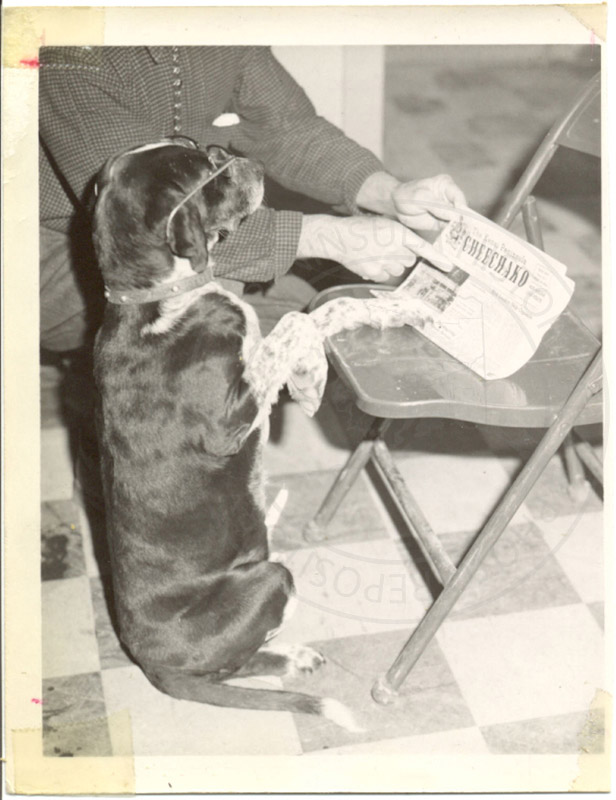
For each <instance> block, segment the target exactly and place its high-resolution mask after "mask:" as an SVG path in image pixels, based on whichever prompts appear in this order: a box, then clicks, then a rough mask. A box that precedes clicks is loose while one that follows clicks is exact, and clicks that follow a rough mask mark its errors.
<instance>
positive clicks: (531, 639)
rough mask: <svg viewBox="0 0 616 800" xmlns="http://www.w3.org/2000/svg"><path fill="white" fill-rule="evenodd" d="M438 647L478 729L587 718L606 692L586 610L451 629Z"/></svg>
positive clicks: (595, 631)
mask: <svg viewBox="0 0 616 800" xmlns="http://www.w3.org/2000/svg"><path fill="white" fill-rule="evenodd" d="M438 641H439V643H440V645H441V648H442V650H443V652H444V654H445V656H446V657H447V660H448V662H449V664H450V666H451V669H452V671H453V673H454V675H455V677H456V679H457V681H458V683H459V685H460V687H461V689H462V693H463V695H464V698H465V700H466V701H467V703H468V705H469V707H470V709H471V712H472V714H473V716H474V718H475V721H476V723H477V724H478V725H492V724H496V723H499V722H510V721H515V720H523V719H531V718H535V717H546V716H552V715H556V714H566V713H571V712H577V711H584V710H586V709H588V708H590V705H591V702H592V700H593V697H594V695H595V692H596V690H597V689H599V688H601V687H604V685H605V678H604V670H603V664H604V659H605V654H604V647H603V637H602V635H601V631H600V630H599V628H598V626H597V624H596V622H595V621H594V620H593V618H592V616H591V614H590V611H589V610H588V608H587V607H586V606H585V605H583V604H578V605H571V606H561V607H559V608H554V609H542V610H537V611H527V612H520V613H515V614H504V615H502V616H496V617H485V618H476V619H472V620H465V621H460V622H446V623H445V624H444V625H443V627H442V628H441V630H440V632H439V634H438Z"/></svg>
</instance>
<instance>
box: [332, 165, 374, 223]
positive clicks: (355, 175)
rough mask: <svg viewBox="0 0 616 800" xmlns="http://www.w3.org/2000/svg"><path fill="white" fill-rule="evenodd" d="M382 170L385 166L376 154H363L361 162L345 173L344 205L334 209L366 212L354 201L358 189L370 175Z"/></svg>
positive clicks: (351, 212) (355, 212)
mask: <svg viewBox="0 0 616 800" xmlns="http://www.w3.org/2000/svg"><path fill="white" fill-rule="evenodd" d="M384 171H385V167H384V166H383V164H382V163H381V162H380V161H379V160H378V158H376V156H372V155H369V154H367V155H366V156H364V158H362V160H361V162H359V163H358V164H357V165H356V166H354V167H353V168H352V169H351V170H349V172H348V173H347V175H346V177H345V180H344V187H343V197H344V206H342V207H339V208H336V210H337V211H345V212H346V213H348V214H365V213H366V212H365V211H363V210H362V209H361V208H360V207H359V206H358V205H357V203H356V200H357V195H358V194H359V190H360V189H361V187H362V186H363V184H364V183H365V181H366V180H367V179H368V178H369V177H370V176H371V175H374V173H375V172H384Z"/></svg>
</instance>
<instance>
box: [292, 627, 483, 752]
mask: <svg viewBox="0 0 616 800" xmlns="http://www.w3.org/2000/svg"><path fill="white" fill-rule="evenodd" d="M408 635H409V631H404V630H402V631H392V632H386V633H376V634H372V635H365V636H352V637H347V638H344V639H333V640H329V641H326V642H320V643H316V644H314V646H315V647H316V648H317V649H318V650H319V651H320V652H322V653H323V655H324V656H325V658H326V659H327V663H326V664H325V665H324V666H323V667H321V669H320V670H318V671H317V672H316V673H314V674H313V675H311V676H310V677H309V678H295V679H292V680H291V679H285V681H284V685H285V688H287V689H290V688H292V689H295V690H298V691H304V692H310V694H318V695H320V696H322V697H333V698H335V699H337V700H339V701H341V702H343V703H344V704H345V705H347V707H349V708H350V709H351V710H352V711H353V713H354V715H355V717H356V720H357V722H358V723H359V725H361V726H362V727H364V728H365V731H364V732H362V733H349V732H347V731H346V730H344V729H342V728H340V727H338V726H336V725H334V724H333V723H332V722H329V721H328V720H324V719H322V718H320V717H312V716H308V715H297V716H296V717H295V722H296V725H297V730H298V733H299V737H300V740H301V743H302V748H303V750H304V752H308V751H314V750H322V749H326V748H329V747H337V746H341V745H346V744H352V743H359V742H373V741H378V740H381V739H393V738H396V737H401V736H412V735H415V734H425V733H433V732H435V731H443V730H455V729H457V728H466V727H469V726H472V725H474V720H473V717H472V715H471V712H470V710H469V709H468V707H467V705H466V703H465V701H464V698H463V697H462V694H461V692H460V689H459V687H458V684H457V683H456V681H455V679H454V677H453V674H452V672H451V670H450V668H449V665H448V663H447V661H446V659H445V657H444V656H443V654H442V652H441V650H440V648H439V646H438V644H437V643H436V642H434V641H433V642H432V643H431V644H430V645H429V647H428V648H427V650H426V651H425V653H424V654H423V655H422V657H421V658H420V660H419V661H418V662H417V664H416V665H415V667H414V669H413V670H412V672H411V674H410V676H409V678H408V680H407V681H406V682H405V683H404V685H403V686H402V688H401V690H400V695H399V697H398V698H397V701H396V702H395V703H393V704H392V705H389V706H381V705H378V704H377V703H375V702H374V701H373V700H372V698H371V695H370V689H371V687H372V684H373V682H374V680H375V678H376V677H377V676H378V675H380V674H382V673H384V672H385V671H386V670H387V669H388V668H389V667H390V666H391V663H392V662H393V660H394V658H395V657H396V656H397V654H398V652H399V650H400V648H401V647H402V645H403V644H404V642H405V641H406V639H407V637H408Z"/></svg>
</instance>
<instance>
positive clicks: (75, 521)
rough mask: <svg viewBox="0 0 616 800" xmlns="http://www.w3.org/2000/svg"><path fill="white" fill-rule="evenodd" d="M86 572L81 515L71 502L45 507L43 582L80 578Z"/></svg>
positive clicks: (56, 502) (43, 516)
mask: <svg viewBox="0 0 616 800" xmlns="http://www.w3.org/2000/svg"><path fill="white" fill-rule="evenodd" d="M85 571H86V567H85V561H84V557H83V543H82V539H81V533H80V531H79V514H78V510H77V508H76V506H75V504H74V503H73V502H72V501H70V500H57V501H52V502H46V503H42V504H41V580H44V581H48V580H57V579H59V578H76V577H78V576H79V575H84V574H85Z"/></svg>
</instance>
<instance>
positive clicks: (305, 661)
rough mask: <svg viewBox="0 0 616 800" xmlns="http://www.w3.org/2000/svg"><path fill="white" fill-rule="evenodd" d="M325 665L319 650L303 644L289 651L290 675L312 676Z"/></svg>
mask: <svg viewBox="0 0 616 800" xmlns="http://www.w3.org/2000/svg"><path fill="white" fill-rule="evenodd" d="M323 664H325V658H324V656H322V655H321V653H319V652H318V651H317V650H314V649H313V648H312V647H307V646H306V645H303V644H297V645H293V646H292V647H291V649H290V650H289V674H290V675H298V674H300V673H303V674H311V673H313V672H314V671H315V670H317V669H319V667H322V666H323Z"/></svg>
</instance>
